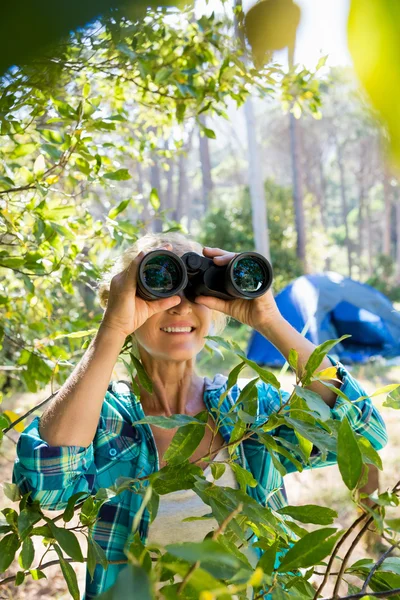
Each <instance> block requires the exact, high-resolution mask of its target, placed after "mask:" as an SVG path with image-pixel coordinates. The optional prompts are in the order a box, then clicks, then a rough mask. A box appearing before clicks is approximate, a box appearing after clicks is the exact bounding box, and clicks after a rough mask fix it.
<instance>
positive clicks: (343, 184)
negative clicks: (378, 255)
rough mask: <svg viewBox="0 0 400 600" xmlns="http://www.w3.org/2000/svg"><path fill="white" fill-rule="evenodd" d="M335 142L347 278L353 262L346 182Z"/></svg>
mask: <svg viewBox="0 0 400 600" xmlns="http://www.w3.org/2000/svg"><path fill="white" fill-rule="evenodd" d="M335 140H336V151H337V161H338V167H339V175H340V196H341V200H342V218H343V223H344V230H345V244H346V248H347V264H348V270H349V277H351V276H352V271H353V262H352V255H351V242H350V236H349V224H348V221H347V212H348V208H347V195H346V182H345V174H344V166H343V155H342V147H341V145H340V144H339V143H338V140H337V138H336V137H335Z"/></svg>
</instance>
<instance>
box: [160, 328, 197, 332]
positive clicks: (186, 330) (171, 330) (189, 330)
mask: <svg viewBox="0 0 400 600" xmlns="http://www.w3.org/2000/svg"><path fill="white" fill-rule="evenodd" d="M192 329H193V327H162V328H161V331H166V332H167V333H174V332H176V333H178V332H182V333H184V332H186V333H190V332H191V331H192Z"/></svg>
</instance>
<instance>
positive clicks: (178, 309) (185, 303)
mask: <svg viewBox="0 0 400 600" xmlns="http://www.w3.org/2000/svg"><path fill="white" fill-rule="evenodd" d="M175 295H176V296H179V297H180V298H181V302H180V303H179V304H177V305H176V306H172V307H171V308H170V309H169V311H168V312H171V313H172V314H179V315H184V314H188V313H191V312H192V303H191V302H190V300H188V299H187V298H186V296H185V293H184V291H183V290H181V291H180V292H179V293H178V294H175Z"/></svg>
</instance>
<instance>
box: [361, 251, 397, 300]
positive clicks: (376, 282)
mask: <svg viewBox="0 0 400 600" xmlns="http://www.w3.org/2000/svg"><path fill="white" fill-rule="evenodd" d="M376 261H377V265H376V268H375V272H374V274H373V276H372V277H370V278H369V279H367V281H366V283H368V285H371V286H372V287H374V288H375V289H377V290H379V291H380V292H382V294H385V296H387V297H388V298H389V299H390V300H391V301H392V302H400V286H398V285H396V284H395V283H394V282H395V264H394V261H393V259H392V258H391V257H390V256H386V255H385V254H379V255H378V256H377V257H376Z"/></svg>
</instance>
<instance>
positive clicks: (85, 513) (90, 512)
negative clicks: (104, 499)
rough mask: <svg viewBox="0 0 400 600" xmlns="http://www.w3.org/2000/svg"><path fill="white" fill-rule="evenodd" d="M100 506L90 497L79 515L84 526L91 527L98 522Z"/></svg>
mask: <svg viewBox="0 0 400 600" xmlns="http://www.w3.org/2000/svg"><path fill="white" fill-rule="evenodd" d="M99 508H100V506H99V504H97V503H95V501H94V497H93V496H89V497H88V498H86V500H85V502H84V503H83V504H82V508H81V512H80V513H79V520H80V522H81V523H82V525H91V524H92V523H94V521H95V520H96V517H97V514H98V512H99Z"/></svg>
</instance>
